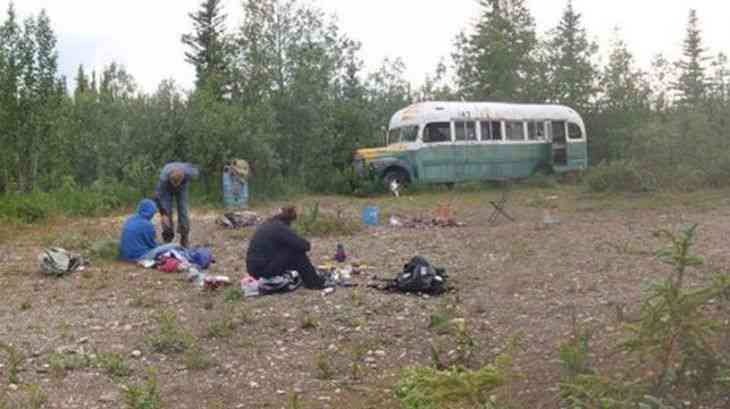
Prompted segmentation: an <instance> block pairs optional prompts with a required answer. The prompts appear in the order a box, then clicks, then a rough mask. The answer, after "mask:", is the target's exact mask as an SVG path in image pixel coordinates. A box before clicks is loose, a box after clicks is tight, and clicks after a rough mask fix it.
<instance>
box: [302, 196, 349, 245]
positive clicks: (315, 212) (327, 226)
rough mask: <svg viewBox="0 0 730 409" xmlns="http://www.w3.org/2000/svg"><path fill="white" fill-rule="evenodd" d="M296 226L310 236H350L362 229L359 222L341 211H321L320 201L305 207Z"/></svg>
mask: <svg viewBox="0 0 730 409" xmlns="http://www.w3.org/2000/svg"><path fill="white" fill-rule="evenodd" d="M294 228H295V229H296V230H297V231H299V232H300V233H302V234H303V235H306V236H309V237H322V236H350V235H353V234H355V233H357V232H358V231H360V230H361V229H362V226H360V224H359V223H356V222H355V221H354V220H350V219H348V218H346V217H345V216H344V215H343V214H342V213H341V212H337V213H336V214H330V213H325V212H322V211H320V207H319V202H317V203H315V204H314V205H312V206H311V207H309V208H305V209H304V211H303V212H302V213H301V215H300V216H299V217H298V218H297V221H296V222H295V223H294Z"/></svg>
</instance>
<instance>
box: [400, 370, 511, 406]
mask: <svg viewBox="0 0 730 409" xmlns="http://www.w3.org/2000/svg"><path fill="white" fill-rule="evenodd" d="M504 383H505V376H504V375H503V374H502V372H501V370H500V369H499V368H497V367H496V366H492V365H488V366H484V367H482V368H481V369H479V370H476V371H470V370H464V369H461V368H453V369H449V370H438V369H434V368H431V367H424V366H416V367H411V368H407V369H405V370H403V371H402V372H401V379H400V381H399V382H398V386H397V387H396V396H397V397H398V399H399V400H400V402H401V405H402V407H403V408H404V409H438V408H445V407H454V406H458V405H459V404H460V405H461V406H459V407H488V406H487V405H488V404H490V403H493V402H492V401H491V398H490V395H491V394H492V393H493V392H494V390H495V389H496V388H498V387H499V386H502V385H503V384H504ZM454 404H456V405H454Z"/></svg>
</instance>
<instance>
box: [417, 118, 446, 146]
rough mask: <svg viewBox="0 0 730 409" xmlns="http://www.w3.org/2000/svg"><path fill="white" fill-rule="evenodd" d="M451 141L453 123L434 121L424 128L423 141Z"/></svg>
mask: <svg viewBox="0 0 730 409" xmlns="http://www.w3.org/2000/svg"><path fill="white" fill-rule="evenodd" d="M449 141H451V123H450V122H433V123H430V124H428V125H426V128H425V129H424V130H423V142H425V143H437V142H449Z"/></svg>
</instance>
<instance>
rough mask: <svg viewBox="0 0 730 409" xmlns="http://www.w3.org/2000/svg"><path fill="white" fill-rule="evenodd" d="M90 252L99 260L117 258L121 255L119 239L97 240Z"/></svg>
mask: <svg viewBox="0 0 730 409" xmlns="http://www.w3.org/2000/svg"><path fill="white" fill-rule="evenodd" d="M89 254H90V255H91V257H93V258H96V259H98V260H106V261H112V260H116V259H117V258H118V257H119V241H118V240H114V239H102V240H97V241H95V242H94V243H92V244H91V247H90V249H89Z"/></svg>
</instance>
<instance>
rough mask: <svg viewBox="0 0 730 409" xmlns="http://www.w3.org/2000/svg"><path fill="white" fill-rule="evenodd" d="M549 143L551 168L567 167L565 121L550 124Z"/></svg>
mask: <svg viewBox="0 0 730 409" xmlns="http://www.w3.org/2000/svg"><path fill="white" fill-rule="evenodd" d="M550 143H551V146H552V164H553V166H557V167H561V166H567V164H568V140H567V137H566V131H565V121H551V122H550Z"/></svg>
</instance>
